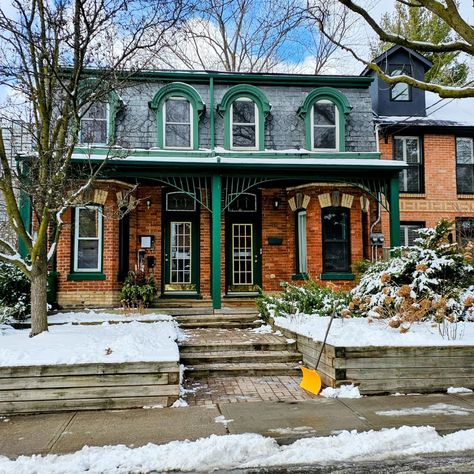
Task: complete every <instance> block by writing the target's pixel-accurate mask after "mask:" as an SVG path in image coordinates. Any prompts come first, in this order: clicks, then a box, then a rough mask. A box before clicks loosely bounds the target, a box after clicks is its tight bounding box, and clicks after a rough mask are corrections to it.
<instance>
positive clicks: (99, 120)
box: [79, 102, 109, 145]
mask: <svg viewBox="0 0 474 474" xmlns="http://www.w3.org/2000/svg"><path fill="white" fill-rule="evenodd" d="M108 125H109V107H108V104H107V103H105V102H97V103H95V104H92V105H91V106H90V107H89V108H88V109H87V110H86V111H85V112H84V115H83V117H82V118H81V126H80V140H79V141H80V142H81V143H87V144H90V145H105V144H106V143H107V141H108V135H109V129H108V128H109V126H108Z"/></svg>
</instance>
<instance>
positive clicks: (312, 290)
mask: <svg viewBox="0 0 474 474" xmlns="http://www.w3.org/2000/svg"><path fill="white" fill-rule="evenodd" d="M282 286H283V288H284V290H283V292H281V293H278V294H276V295H262V296H260V297H259V298H258V299H257V308H258V309H259V311H260V314H261V315H262V317H263V318H264V319H265V320H268V319H269V318H273V317H275V316H288V315H293V314H299V313H304V314H315V315H318V316H330V315H331V314H332V312H333V309H335V310H336V312H337V313H338V315H339V316H340V315H341V314H342V312H344V310H346V309H347V305H348V303H349V295H348V293H346V292H343V291H341V292H338V291H334V290H332V289H330V288H325V287H321V286H319V285H318V284H317V283H316V282H315V281H312V280H310V281H307V282H305V283H304V284H302V285H290V284H288V283H283V284H282Z"/></svg>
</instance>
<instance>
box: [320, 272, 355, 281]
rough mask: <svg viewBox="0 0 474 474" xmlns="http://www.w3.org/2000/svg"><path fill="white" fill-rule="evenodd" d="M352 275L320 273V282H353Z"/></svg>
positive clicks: (353, 276)
mask: <svg viewBox="0 0 474 474" xmlns="http://www.w3.org/2000/svg"><path fill="white" fill-rule="evenodd" d="M354 279H355V275H354V274H353V273H321V280H354Z"/></svg>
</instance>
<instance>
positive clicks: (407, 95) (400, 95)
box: [390, 64, 411, 102]
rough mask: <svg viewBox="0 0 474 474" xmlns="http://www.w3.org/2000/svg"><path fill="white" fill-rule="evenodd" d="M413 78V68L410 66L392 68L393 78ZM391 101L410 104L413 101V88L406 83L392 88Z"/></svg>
mask: <svg viewBox="0 0 474 474" xmlns="http://www.w3.org/2000/svg"><path fill="white" fill-rule="evenodd" d="M402 74H406V75H407V76H411V67H410V65H408V64H393V65H391V66H390V75H391V76H401V75H402ZM390 100H393V101H395V102H409V101H410V100H411V86H409V85H408V84H405V83H404V82H399V83H398V84H394V85H393V86H392V87H391V88H390Z"/></svg>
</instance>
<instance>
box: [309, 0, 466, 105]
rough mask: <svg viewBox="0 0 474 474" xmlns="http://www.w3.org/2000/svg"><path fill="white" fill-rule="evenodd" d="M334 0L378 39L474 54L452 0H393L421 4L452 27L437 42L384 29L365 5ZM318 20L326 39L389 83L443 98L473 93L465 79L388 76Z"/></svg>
mask: <svg viewBox="0 0 474 474" xmlns="http://www.w3.org/2000/svg"><path fill="white" fill-rule="evenodd" d="M338 1H339V3H341V4H342V5H344V6H345V7H346V8H348V9H349V10H351V11H352V12H354V13H355V14H357V15H359V16H360V17H361V18H363V19H364V20H365V22H366V23H367V24H368V25H369V26H370V27H371V28H372V30H373V31H374V32H375V33H376V35H377V36H378V37H379V39H380V40H381V41H384V42H387V43H391V44H398V45H401V46H405V47H407V48H411V49H414V50H415V51H418V52H420V53H421V54H425V55H426V54H432V55H435V56H438V55H442V54H446V53H456V54H462V53H464V54H465V55H466V56H468V57H471V58H472V57H473V56H474V27H473V26H472V25H470V24H469V23H468V22H467V21H466V20H465V19H464V18H463V16H462V15H461V13H460V11H459V9H458V6H457V4H456V2H455V1H454V0H444V1H440V0H395V4H402V5H406V6H407V8H409V9H420V8H423V9H425V10H426V11H428V12H430V13H431V14H432V15H433V16H434V18H436V19H438V20H439V21H440V22H442V23H443V24H446V25H447V27H449V28H450V29H451V30H452V32H453V33H452V34H453V36H452V37H447V38H445V39H444V40H443V41H441V42H439V43H438V42H435V40H434V38H433V40H428V41H420V40H418V39H416V38H413V37H411V36H408V34H409V33H410V32H407V36H405V34H398V33H392V32H390V31H387V30H386V29H385V28H384V27H383V26H382V24H381V22H379V21H378V20H376V19H375V18H374V17H373V16H372V14H371V13H370V12H369V10H368V9H366V8H363V7H362V6H361V5H359V4H358V3H355V2H353V1H352V0H338ZM308 9H309V10H311V5H308ZM320 24H321V25H322V28H321V31H322V33H323V34H324V35H325V36H326V37H327V38H328V39H330V40H331V41H333V42H334V44H336V45H337V46H339V47H340V48H342V49H344V50H345V51H348V52H349V53H350V54H352V56H353V57H354V58H356V59H357V60H358V61H360V62H361V63H362V64H364V65H365V66H366V67H367V68H369V69H371V70H372V71H375V72H376V73H377V74H378V76H379V77H381V78H382V79H383V80H384V81H385V82H386V83H387V84H390V85H393V84H398V83H401V82H402V83H405V84H409V85H411V86H413V87H417V88H419V89H423V90H427V91H431V92H434V93H436V94H438V95H439V96H440V97H443V98H461V97H474V85H473V84H472V83H468V84H466V85H464V86H457V87H452V86H445V85H443V84H437V83H435V82H433V81H427V80H423V81H420V80H416V79H414V78H412V77H410V76H407V75H404V74H403V75H399V76H390V75H388V74H386V73H385V72H384V71H383V70H382V69H381V68H380V67H379V66H378V65H377V64H375V63H373V62H371V58H364V55H363V53H361V52H360V51H359V48H357V47H355V46H352V45H350V44H348V43H347V42H345V41H344V40H339V39H338V38H337V37H335V35H334V34H331V32H330V31H328V30H327V29H326V28H325V27H324V18H321V22H320Z"/></svg>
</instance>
